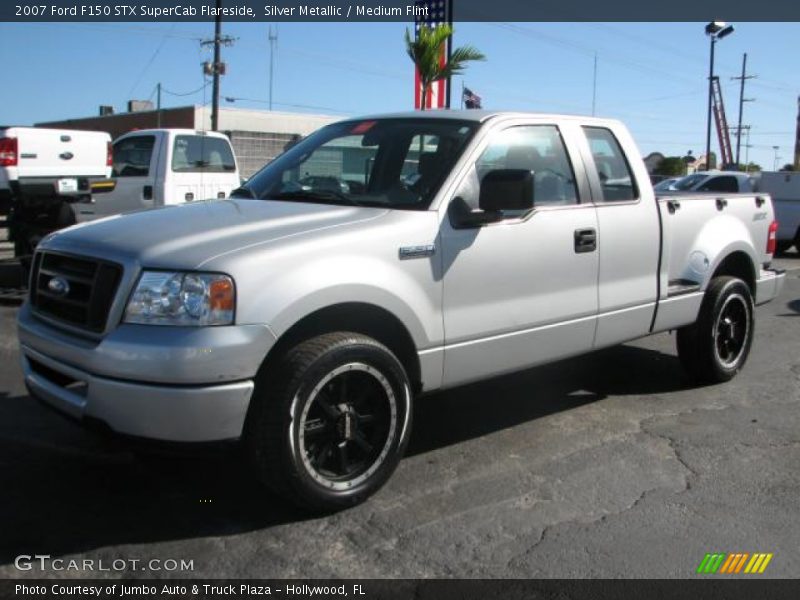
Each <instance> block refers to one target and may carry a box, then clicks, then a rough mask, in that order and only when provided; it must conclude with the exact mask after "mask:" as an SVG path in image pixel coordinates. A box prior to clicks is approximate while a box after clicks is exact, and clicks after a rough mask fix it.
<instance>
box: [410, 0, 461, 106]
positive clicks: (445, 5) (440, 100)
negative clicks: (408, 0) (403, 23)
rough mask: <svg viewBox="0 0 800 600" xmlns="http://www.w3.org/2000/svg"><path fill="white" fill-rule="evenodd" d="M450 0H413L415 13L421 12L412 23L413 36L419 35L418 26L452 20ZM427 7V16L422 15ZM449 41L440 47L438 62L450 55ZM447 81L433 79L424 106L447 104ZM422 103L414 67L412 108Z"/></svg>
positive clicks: (442, 62) (434, 25) (444, 60)
mask: <svg viewBox="0 0 800 600" xmlns="http://www.w3.org/2000/svg"><path fill="white" fill-rule="evenodd" d="M451 1H452V0H414V7H415V8H417V10H416V11H415V14H417V13H423V14H420V15H419V16H417V17H415V18H414V20H415V23H414V37H415V39H416V38H417V37H419V29H420V27H438V26H439V25H443V24H445V23H448V24H449V23H452V22H453V13H452V9H451V6H450V3H451ZM424 8H427V9H428V11H427V12H428V14H427V16H425V15H424V12H425V11H424V10H420V9H424ZM450 41H451V40H447V44H445V47H444V48H442V56H441V57H440V58H439V62H440V64H442V65H443V64H445V63H446V62H447V58H448V56H449V55H450ZM447 84H448V82H447V81H446V80H444V79H442V80H440V81H434V82H433V84H431V87H430V89H429V90H428V97H427V98H426V102H425V108H426V109H427V108H446V107H448V106H449V104H450V103H449V95H450V94H449V90H448V86H447ZM421 103H422V84H421V83H420V80H419V71H417V69H416V67H414V108H416V109H419V108H420V105H421Z"/></svg>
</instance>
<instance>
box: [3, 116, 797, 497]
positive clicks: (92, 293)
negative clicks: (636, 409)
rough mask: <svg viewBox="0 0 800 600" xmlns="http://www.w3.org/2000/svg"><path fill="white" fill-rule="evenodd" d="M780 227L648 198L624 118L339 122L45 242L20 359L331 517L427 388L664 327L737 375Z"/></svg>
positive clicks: (76, 395) (82, 406) (390, 451)
mask: <svg viewBox="0 0 800 600" xmlns="http://www.w3.org/2000/svg"><path fill="white" fill-rule="evenodd" d="M325 178H336V179H337V180H339V181H348V182H356V183H357V184H358V185H353V184H350V183H349V184H348V186H347V188H345V187H343V186H341V187H340V188H339V189H337V188H335V187H331V186H324V187H320V188H316V187H315V184H314V182H315V181H323V180H325ZM301 180H302V182H304V183H301ZM775 229H776V224H775V222H774V214H773V209H772V204H771V202H770V199H769V197H768V196H763V195H760V194H752V193H750V194H721V193H720V194H714V195H708V194H697V195H682V196H666V197H656V195H655V194H654V192H653V189H652V186H651V184H650V180H649V178H648V175H647V170H646V168H645V165H644V163H643V161H642V160H641V158H640V153H639V151H638V149H637V147H636V145H635V143H634V141H633V139H632V138H631V136H630V135H629V133H628V131H627V129H626V128H625V127H624V126H623V125H622V124H621V123H619V122H617V121H613V120H604V119H596V118H581V117H568V116H557V115H538V114H525V113H494V112H482V111H477V110H468V111H446V112H439V111H429V112H425V113H419V112H416V113H410V114H409V113H405V114H396V115H387V116H376V117H369V118H362V119H355V120H347V121H343V122H339V123H335V124H332V125H328V126H326V127H324V128H322V129H320V130H319V131H317V132H316V133H314V134H312V135H310V136H309V137H307V138H306V139H304V140H302V141H301V142H299V143H298V144H296V145H295V146H293V147H292V148H291V149H289V150H288V151H287V152H285V153H284V154H282V155H281V156H279V157H278V158H276V159H275V160H274V161H272V162H271V163H270V164H269V165H267V166H266V167H265V168H263V169H262V170H261V171H259V172H258V173H257V174H256V175H254V176H253V177H251V178H250V179H249V180H248V182H247V183H246V184H245V185H244V186H242V187H241V188H240V189H238V190H236V191H235V192H234V193H233V194H232V195H231V197H230V198H229V199H226V200H224V201H215V202H195V203H188V204H182V205H178V206H172V207H167V208H163V209H159V210H151V211H140V212H137V213H134V214H129V215H123V216H121V217H119V218H114V219H105V220H102V221H99V222H96V223H87V224H82V225H78V226H76V227H73V228H70V229H67V230H64V231H60V232H56V233H54V234H52V235H50V236H49V237H48V238H47V239H45V240H43V241H42V243H41V244H40V246H39V248H38V249H37V252H36V255H35V258H34V264H33V271H32V275H31V289H30V298H29V300H28V301H27V302H26V303H25V305H24V306H23V307H22V308H21V309H20V311H19V316H18V332H19V340H20V345H21V352H20V355H21V360H22V369H23V373H24V378H25V383H26V385H27V387H28V389H29V390H30V392H31V395H32V396H34V397H36V398H39V399H41V400H42V401H44V402H45V403H47V404H49V405H51V406H53V407H56V408H57V409H59V410H61V411H62V412H64V413H66V414H68V415H71V416H72V417H74V418H76V419H79V420H81V421H83V422H84V423H94V424H97V423H102V424H104V426H105V427H106V428H110V429H111V430H113V431H115V432H117V433H118V434H124V435H130V436H137V437H145V438H154V439H158V440H170V441H179V442H180V441H182V442H198V441H216V440H227V439H239V440H241V441H242V443H243V446H244V448H245V449H246V451H247V453H248V455H249V457H250V458H251V460H252V465H253V468H254V472H255V474H256V475H257V476H258V477H259V478H260V479H261V480H262V481H263V482H264V483H265V484H266V485H268V486H269V487H270V488H271V489H273V490H275V491H276V492H278V493H280V494H282V495H284V496H285V497H286V498H288V499H290V500H291V501H293V502H297V503H299V504H302V505H304V506H308V507H312V508H315V509H337V508H342V507H346V506H350V505H352V504H355V503H357V502H360V501H362V500H364V499H365V498H366V497H367V496H369V495H370V494H372V493H373V492H375V491H376V490H377V489H379V488H380V487H381V486H382V485H383V483H384V482H385V481H386V480H387V479H388V478H389V476H390V475H391V473H392V472H393V471H394V469H395V467H396V466H397V464H398V462H399V460H400V458H401V456H402V455H403V452H404V450H405V448H406V444H407V443H408V440H409V435H410V431H411V426H412V412H413V404H414V402H416V401H424V399H423V398H422V395H424V394H425V393H427V392H431V391H434V390H439V389H443V388H450V387H453V386H458V385H461V384H464V383H467V382H471V381H475V380H479V379H483V378H487V377H492V376H495V375H499V374H502V373H507V372H511V371H515V370H518V369H524V368H528V367H531V366H533V365H538V364H542V363H546V362H549V361H554V360H558V359H562V358H565V357H569V356H574V355H579V354H582V353H586V352H590V351H592V350H596V349H599V348H603V347H607V346H611V345H615V344H619V343H622V342H626V341H629V340H633V339H635V338H638V337H641V336H645V335H648V334H653V333H657V332H663V331H668V330H677V336H676V338H677V349H678V355H679V357H680V360H681V362H682V364H683V365H684V366H685V368H686V370H687V372H688V374H689V375H690V376H691V377H692V378H693V379H694V380H697V381H703V382H711V383H713V382H722V381H727V380H729V379H731V378H732V377H734V376H735V375H736V373H737V372H738V371H739V370H740V369H741V368H742V367H743V365H744V364H745V361H746V360H747V356H748V353H749V351H750V346H751V343H752V340H753V331H754V329H753V327H754V306H755V304H760V303H763V302H767V301H769V300H771V299H773V298H774V297H775V296H776V295H777V294H778V293H779V291H780V289H781V286H782V284H783V280H784V277H785V275H784V274H783V273H782V272H781V271H778V270H775V269H773V268H772V267H771V266H770V265H771V260H772V255H773V252H774V251H775ZM620 373H624V368H623V369H621V371H620ZM492 402H496V399H495V400H489V399H487V404H486V407H487V408H486V409H487V410H489V411H490V410H492ZM452 418H453V419H457V418H458V414H457V413H456V414H453V415H452Z"/></svg>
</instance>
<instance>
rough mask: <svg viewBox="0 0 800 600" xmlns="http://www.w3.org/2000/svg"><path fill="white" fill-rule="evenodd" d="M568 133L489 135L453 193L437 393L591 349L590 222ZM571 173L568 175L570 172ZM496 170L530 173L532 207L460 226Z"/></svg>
mask: <svg viewBox="0 0 800 600" xmlns="http://www.w3.org/2000/svg"><path fill="white" fill-rule="evenodd" d="M578 133H579V131H576V130H573V129H572V125H571V124H569V123H568V124H566V125H564V126H561V127H559V126H556V125H554V124H546V123H542V124H525V125H517V126H509V127H505V128H504V129H502V130H498V131H495V132H494V133H493V134H491V135H490V136H489V138H488V140H487V141H486V142H485V143H484V148H483V150H482V151H481V153H480V156H479V158H478V159H477V161H476V162H475V164H474V165H473V166H472V167H470V169H469V171H468V172H467V174H466V176H465V177H464V179H463V180H462V181H461V183H460V184H459V186H458V187H457V188H456V189H457V191H456V193H455V194H454V195H453V197H452V199H451V203H450V206H449V209H448V216H447V217H445V219H444V222H443V224H442V228H441V244H442V252H443V253H442V257H443V279H444V287H443V294H444V298H443V312H444V329H445V367H444V385H446V386H452V385H456V384H459V383H464V382H467V381H471V380H476V379H480V378H483V377H486V376H491V375H495V374H499V373H502V372H508V371H514V370H517V369H520V368H525V367H528V366H532V365H535V364H537V363H542V362H546V361H549V360H553V359H557V358H560V357H565V356H569V355H572V354H578V353H581V352H584V351H587V350H590V349H591V347H592V344H593V340H594V334H595V326H596V320H597V307H598V296H597V294H598V283H597V277H598V252H597V240H598V238H597V214H596V210H595V208H594V205H593V204H592V203H591V202H590V201H589V191H588V184H587V182H586V180H585V178H584V171H583V168H582V165H580V164H579V165H574V164H573V163H572V162H571V161H570V156H575V157H577V156H579V154H578V153H577V151H575V150H574V149H573V147H574V146H575V144H574V143H573V142H572V140H573V139H576V138H575V136H576V135H577V134H578ZM576 166H577V167H578V168H575V167H576ZM495 169H527V170H530V171H532V172H533V180H534V185H533V189H534V208H533V209H532V210H529V211H526V212H521V211H518V212H507V213H505V214H503V219H502V220H500V221H497V222H493V223H489V224H483V225H474V226H466V227H465V226H463V225H460V224H459V223H458V218H457V217H455V215H456V214H457V213H458V211H463V210H464V209H465V207H466V208H468V209H470V208H471V209H476V208H477V206H478V194H479V190H480V183H481V180H482V179H483V177H485V175H486V173H488V172H489V171H491V170H495Z"/></svg>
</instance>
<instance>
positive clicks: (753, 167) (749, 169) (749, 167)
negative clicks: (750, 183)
mask: <svg viewBox="0 0 800 600" xmlns="http://www.w3.org/2000/svg"><path fill="white" fill-rule="evenodd" d="M739 170H740V171H744V172H745V173H755V172H756V171H761V170H762V169H761V165H759V164H758V163H754V162H749V163H747V164H746V165H739Z"/></svg>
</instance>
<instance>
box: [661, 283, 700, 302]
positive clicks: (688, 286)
mask: <svg viewBox="0 0 800 600" xmlns="http://www.w3.org/2000/svg"><path fill="white" fill-rule="evenodd" d="M699 291H700V284H699V283H695V282H694V281H689V280H688V279H673V280H672V281H670V282H669V286H668V287H667V298H672V297H674V296H683V295H684V294H691V293H693V292H699Z"/></svg>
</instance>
